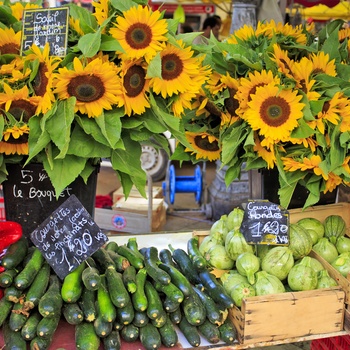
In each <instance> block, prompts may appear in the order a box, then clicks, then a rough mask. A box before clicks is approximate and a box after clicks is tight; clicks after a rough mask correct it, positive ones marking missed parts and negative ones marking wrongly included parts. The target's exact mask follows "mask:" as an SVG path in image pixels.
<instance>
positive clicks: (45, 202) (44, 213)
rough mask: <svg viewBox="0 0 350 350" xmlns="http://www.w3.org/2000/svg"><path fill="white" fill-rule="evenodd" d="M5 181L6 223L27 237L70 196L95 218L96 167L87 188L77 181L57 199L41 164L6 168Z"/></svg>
mask: <svg viewBox="0 0 350 350" xmlns="http://www.w3.org/2000/svg"><path fill="white" fill-rule="evenodd" d="M7 170H8V173H9V175H8V179H7V180H6V181H4V182H3V184H2V185H3V191H4V201H5V214H6V220H10V221H15V222H18V223H20V224H21V225H22V227H23V234H24V235H25V236H27V237H29V235H30V234H31V232H32V231H33V230H34V229H36V228H37V227H38V226H39V225H40V224H41V223H42V222H43V221H44V220H45V219H46V218H47V217H48V216H49V215H50V214H51V213H52V212H53V211H55V210H56V209H57V208H58V207H59V206H60V205H61V204H62V203H63V202H65V201H66V200H67V199H68V198H69V197H70V196H71V195H73V194H74V195H75V196H76V197H77V198H78V199H79V201H80V202H81V203H82V205H83V206H84V207H85V209H86V210H87V211H88V212H89V214H90V215H91V216H93V214H94V208H95V196H96V185H97V175H98V167H96V170H95V171H94V172H93V173H92V174H91V175H90V177H89V179H88V182H87V184H85V182H84V181H83V179H82V178H81V177H78V178H77V179H76V180H75V181H74V182H73V183H72V184H71V185H69V186H67V187H66V188H65V189H64V190H63V191H62V193H61V194H60V196H59V198H58V199H56V197H55V190H54V188H53V186H52V184H51V181H50V179H49V177H48V175H47V173H46V171H45V170H44V168H43V166H42V164H29V165H27V166H26V167H22V166H20V165H18V164H11V165H8V167H7Z"/></svg>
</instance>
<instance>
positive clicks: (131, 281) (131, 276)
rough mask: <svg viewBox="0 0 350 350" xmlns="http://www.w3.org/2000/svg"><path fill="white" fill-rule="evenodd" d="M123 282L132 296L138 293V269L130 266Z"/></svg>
mask: <svg viewBox="0 0 350 350" xmlns="http://www.w3.org/2000/svg"><path fill="white" fill-rule="evenodd" d="M122 277H123V282H124V285H125V288H126V289H127V291H128V292H129V293H130V294H133V293H135V292H136V289H137V286H136V269H135V267H134V266H132V265H130V266H128V267H127V268H126V269H125V270H124V272H123V275H122Z"/></svg>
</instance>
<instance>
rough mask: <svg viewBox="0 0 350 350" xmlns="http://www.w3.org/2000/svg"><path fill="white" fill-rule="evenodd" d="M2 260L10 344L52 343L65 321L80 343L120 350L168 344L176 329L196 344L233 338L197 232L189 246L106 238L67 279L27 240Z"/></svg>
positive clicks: (225, 303) (0, 320) (2, 322)
mask: <svg viewBox="0 0 350 350" xmlns="http://www.w3.org/2000/svg"><path fill="white" fill-rule="evenodd" d="M0 261H1V266H2V267H3V268H4V271H3V272H0V282H1V283H2V284H1V286H2V287H3V288H4V297H3V298H2V299H1V300H0V308H1V315H0V327H2V330H3V335H4V338H5V341H6V347H7V346H8V345H10V346H14V347H12V348H15V347H16V348H17V349H20V348H27V347H29V348H30V349H35V350H40V349H48V348H49V347H50V344H52V341H53V337H54V333H55V331H56V329H57V327H58V325H59V322H60V320H61V319H63V320H65V321H66V322H67V323H68V324H70V325H71V326H73V327H75V344H76V348H77V349H84V350H86V349H89V350H90V349H91V350H94V349H98V348H99V347H100V346H101V345H102V346H103V348H104V349H114V350H118V349H120V348H121V345H122V342H126V343H130V342H135V341H139V342H141V344H142V345H143V347H144V348H145V349H146V350H149V349H152V350H156V349H158V348H159V347H160V346H164V347H169V348H171V347H173V346H175V345H176V344H177V342H178V333H177V329H179V330H180V331H181V332H183V334H184V336H185V338H186V339H187V340H188V342H189V343H190V344H191V345H192V346H199V345H200V343H201V339H202V338H204V339H206V340H207V341H208V342H209V343H211V344H216V343H218V342H219V341H222V342H224V343H226V344H232V343H233V342H234V341H236V329H235V327H234V325H233V324H232V323H231V321H230V319H229V318H228V308H230V307H232V306H233V300H232V299H231V297H230V295H229V294H228V293H227V292H226V291H225V289H224V288H223V286H222V284H221V283H220V281H219V280H217V279H216V277H215V276H214V275H213V274H212V273H211V271H210V268H208V265H207V261H206V260H205V259H204V257H203V255H202V254H201V253H200V251H199V242H198V237H193V238H191V239H190V240H189V241H188V249H187V251H186V250H183V249H179V248H173V247H171V246H170V247H169V249H166V250H165V249H164V250H162V251H161V252H158V249H157V248H156V247H144V248H142V249H138V246H137V241H136V240H135V238H130V239H129V240H128V242H127V244H124V245H118V244H117V243H115V242H108V243H107V244H106V245H105V246H104V247H101V248H99V249H98V250H97V251H96V252H95V253H94V254H92V256H90V257H88V258H87V259H86V260H85V261H84V262H83V263H82V264H80V265H79V266H78V267H77V268H76V269H75V270H73V271H72V272H70V273H69V274H68V275H67V276H66V277H65V278H64V279H63V280H60V279H59V278H58V276H57V275H56V274H55V273H54V271H53V270H52V269H51V267H50V266H49V265H48V263H47V262H46V261H45V259H44V258H43V255H42V254H41V252H40V251H39V249H38V248H37V247H35V246H31V247H29V246H28V243H27V244H25V242H24V241H23V240H18V241H17V242H14V244H13V245H11V246H10V247H9V248H8V250H7V252H6V253H5V255H4V256H3V257H2V259H1V260H0ZM7 266H9V268H7ZM188 276H191V279H189V278H188ZM190 281H191V282H190ZM175 325H177V326H178V327H177V328H175Z"/></svg>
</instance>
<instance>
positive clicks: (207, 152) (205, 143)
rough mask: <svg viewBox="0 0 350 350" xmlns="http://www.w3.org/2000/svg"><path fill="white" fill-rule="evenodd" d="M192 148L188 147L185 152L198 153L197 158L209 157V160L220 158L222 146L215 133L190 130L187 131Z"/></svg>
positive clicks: (187, 137) (186, 134)
mask: <svg viewBox="0 0 350 350" xmlns="http://www.w3.org/2000/svg"><path fill="white" fill-rule="evenodd" d="M185 136H186V139H187V140H188V141H189V143H190V145H191V148H186V149H185V152H191V154H192V155H193V154H195V155H196V159H208V160H209V161H213V160H217V159H219V158H220V153H221V148H220V146H219V140H218V138H216V137H215V136H213V135H210V134H208V133H206V132H200V133H196V132H189V131H187V132H186V133H185Z"/></svg>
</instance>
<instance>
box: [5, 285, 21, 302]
mask: <svg viewBox="0 0 350 350" xmlns="http://www.w3.org/2000/svg"><path fill="white" fill-rule="evenodd" d="M22 292H23V291H22V290H20V289H18V288H16V287H15V286H14V285H13V284H12V285H11V286H9V287H7V288H5V289H4V297H3V298H4V299H6V300H8V301H12V302H13V303H18V302H19V298H21V297H22V296H23V295H22Z"/></svg>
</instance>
